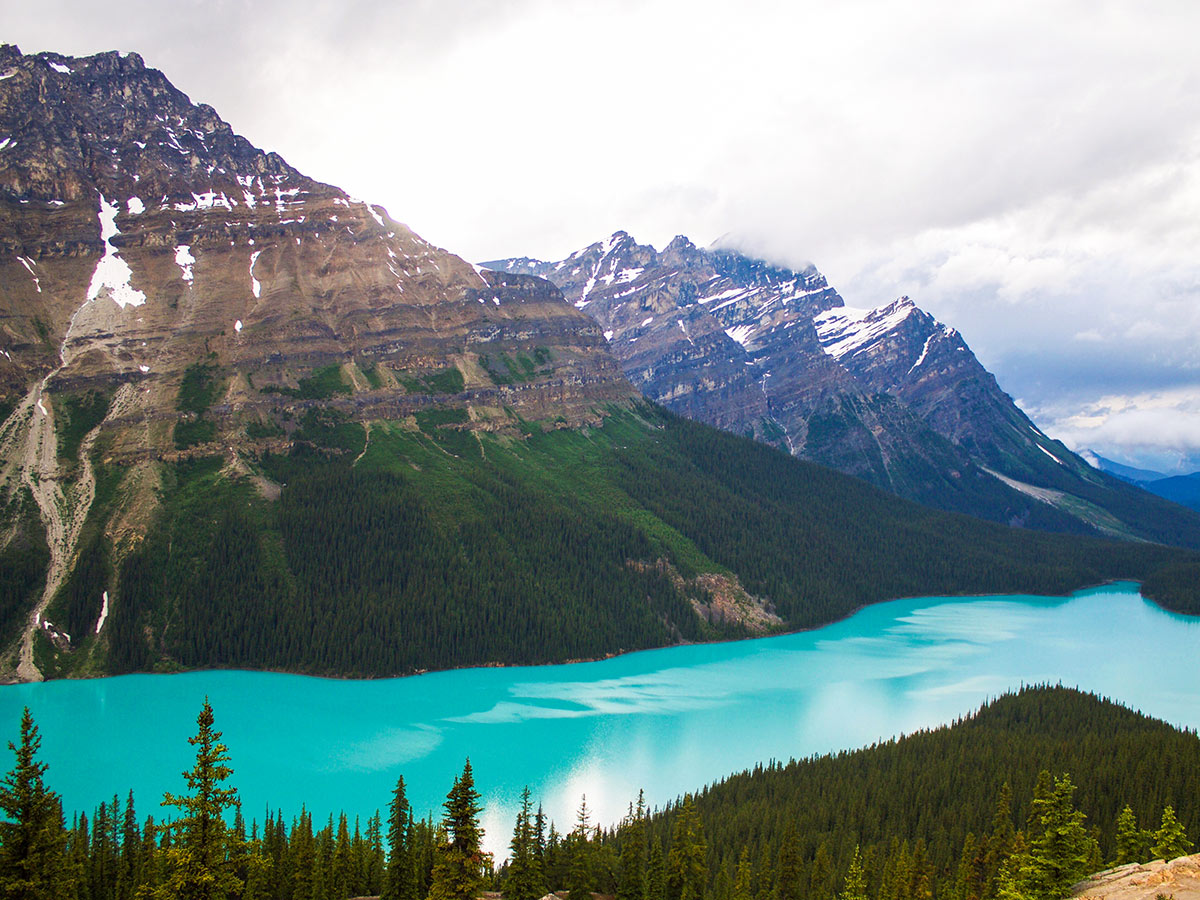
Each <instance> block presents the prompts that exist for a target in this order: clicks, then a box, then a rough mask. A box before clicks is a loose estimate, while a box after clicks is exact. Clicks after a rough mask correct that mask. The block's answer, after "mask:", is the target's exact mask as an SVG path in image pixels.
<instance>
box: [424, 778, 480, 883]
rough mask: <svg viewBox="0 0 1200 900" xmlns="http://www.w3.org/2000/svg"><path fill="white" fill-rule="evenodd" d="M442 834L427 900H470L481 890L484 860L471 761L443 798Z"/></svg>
mask: <svg viewBox="0 0 1200 900" xmlns="http://www.w3.org/2000/svg"><path fill="white" fill-rule="evenodd" d="M444 807H445V810H446V815H445V817H444V818H443V819H442V828H443V834H442V835H441V840H440V841H439V842H438V846H437V853H436V856H435V859H434V866H433V883H432V885H431V886H430V889H429V898H430V900H474V898H475V897H476V896H477V895H478V893H479V891H480V890H481V889H482V887H483V873H484V869H485V867H486V866H487V863H488V859H487V856H486V854H485V853H484V852H483V849H482V848H481V846H480V844H481V841H482V839H483V830H482V829H481V828H480V827H479V813H480V809H481V807H480V805H479V792H478V791H476V790H475V778H474V776H473V775H472V774H471V761H470V760H469V759H468V760H467V762H466V765H464V766H463V771H462V775H460V776H459V777H458V778H456V779H455V780H454V786H453V787H451V788H450V793H448V794H447V795H446V802H445V804H444Z"/></svg>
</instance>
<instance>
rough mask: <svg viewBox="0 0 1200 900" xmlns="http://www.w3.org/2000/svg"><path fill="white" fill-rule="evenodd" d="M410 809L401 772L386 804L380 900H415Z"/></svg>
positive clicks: (415, 885)
mask: <svg viewBox="0 0 1200 900" xmlns="http://www.w3.org/2000/svg"><path fill="white" fill-rule="evenodd" d="M411 834H412V809H411V808H410V807H409V805H408V797H407V795H406V793H405V788H404V776H403V775H401V776H400V777H399V778H397V779H396V788H395V790H394V791H393V792H392V802H391V805H390V806H389V807H388V834H387V839H388V856H387V866H386V868H385V869H384V877H383V893H382V895H381V896H380V900H416V896H417V879H416V866H415V864H414V860H413V848H412V842H411Z"/></svg>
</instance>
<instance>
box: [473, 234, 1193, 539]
mask: <svg viewBox="0 0 1200 900" xmlns="http://www.w3.org/2000/svg"><path fill="white" fill-rule="evenodd" d="M484 265H485V266H488V267H490V268H493V269H495V270H497V271H501V272H514V273H523V274H532V275H539V276H542V277H544V278H548V279H549V280H551V281H553V282H554V283H555V284H556V285H558V286H559V287H560V288H561V289H562V291H563V294H564V296H565V297H566V298H567V300H569V301H571V302H572V303H573V304H574V305H575V306H576V307H578V308H579V309H582V310H584V311H585V312H587V313H589V314H590V315H591V316H593V317H594V318H595V319H596V321H597V322H598V323H599V324H600V327H601V328H602V329H603V330H604V334H605V337H606V338H607V339H608V341H609V344H610V346H611V348H612V350H613V353H614V355H615V356H616V357H617V358H618V359H619V360H620V362H621V365H622V367H623V368H624V370H625V374H626V375H627V376H628V377H629V379H630V380H631V381H632V382H633V383H634V384H635V385H636V386H638V387H639V388H641V389H642V390H643V391H644V392H645V393H646V395H647V396H649V397H651V398H652V399H654V400H657V401H659V402H661V403H663V404H665V405H666V406H668V407H669V408H671V409H673V410H675V411H676V412H679V413H681V414H682V415H686V416H689V417H691V418H696V419H699V420H701V421H704V422H707V423H709V424H712V425H716V426H717V427H720V428H723V429H726V430H728V431H733V432H737V433H744V434H748V435H752V436H754V437H755V438H757V439H759V440H762V441H766V442H768V443H773V444H776V445H778V446H780V447H781V448H784V449H786V450H788V451H789V452H790V453H792V454H794V455H797V456H802V457H805V458H807V459H811V460H814V461H816V462H821V463H824V464H826V465H830V466H832V467H834V468H837V469H840V470H841V471H843V472H847V473H849V474H852V475H857V476H859V477H862V478H865V479H867V480H869V481H871V482H873V483H875V484H877V485H879V486H881V487H884V488H887V489H889V490H892V491H894V492H895V493H898V494H900V495H901V496H905V497H908V498H910V499H915V500H918V501H920V502H923V503H927V504H930V505H933V506H938V507H941V508H945V509H952V510H957V511H962V512H970V513H973V514H975V515H981V516H984V517H986V518H990V519H994V520H998V521H1007V522H1013V523H1021V524H1030V525H1035V526H1038V527H1048V528H1053V529H1066V530H1072V529H1080V528H1082V529H1096V530H1099V531H1101V532H1105V533H1109V534H1116V535H1123V536H1131V535H1142V536H1152V537H1154V538H1155V539H1159V540H1161V539H1171V538H1170V536H1169V535H1167V534H1164V532H1162V531H1156V530H1155V529H1154V528H1153V527H1150V528H1147V527H1144V521H1143V520H1144V519H1145V516H1144V514H1143V512H1138V511H1137V510H1134V511H1133V512H1132V513H1131V512H1130V510H1129V507H1130V505H1132V506H1134V507H1138V506H1139V504H1140V505H1141V506H1140V507H1139V508H1141V509H1143V511H1144V507H1145V504H1146V503H1148V502H1149V503H1151V505H1153V503H1152V498H1147V497H1145V496H1144V495H1141V496H1136V497H1135V496H1134V495H1133V494H1131V493H1129V492H1128V491H1127V490H1126V489H1125V488H1123V487H1122V486H1120V485H1116V484H1115V482H1113V481H1112V480H1111V479H1108V478H1106V477H1105V476H1103V475H1101V474H1100V473H1097V472H1096V471H1095V470H1094V469H1092V468H1091V467H1090V466H1088V465H1087V464H1086V463H1084V462H1083V461H1082V460H1080V459H1079V458H1078V457H1076V456H1075V455H1074V454H1072V453H1070V451H1068V450H1067V448H1066V447H1064V446H1063V445H1062V444H1060V443H1059V442H1057V441H1054V440H1052V439H1050V438H1049V437H1047V436H1046V435H1045V434H1043V433H1042V432H1041V431H1040V430H1039V429H1038V428H1037V427H1036V426H1035V425H1034V424H1033V423H1032V422H1031V421H1030V420H1029V419H1028V418H1027V417H1026V416H1025V415H1024V414H1023V413H1022V412H1021V411H1020V410H1019V409H1018V408H1017V407H1016V405H1015V404H1014V403H1013V402H1012V399H1011V398H1010V397H1009V396H1008V395H1007V394H1005V393H1004V391H1003V390H1001V388H1000V387H999V385H998V384H997V383H996V379H995V378H994V377H993V376H992V375H991V373H990V372H988V371H987V370H986V369H985V368H984V367H983V366H982V365H981V364H980V363H979V361H978V360H977V359H976V358H975V355H974V354H973V353H972V352H971V350H970V348H969V347H968V346H967V344H966V343H965V342H964V341H963V339H962V336H961V335H960V334H959V333H958V332H957V331H956V330H954V329H953V328H951V327H949V326H945V325H943V324H941V323H939V322H937V321H936V320H935V319H934V318H933V317H932V316H930V315H929V314H928V313H926V312H924V311H922V310H921V309H919V308H918V307H917V306H915V305H914V304H913V303H912V301H911V300H909V299H908V298H907V297H903V298H900V299H899V300H896V301H894V302H892V303H889V304H887V305H885V306H882V307H879V308H878V309H871V310H858V309H852V308H849V307H846V306H845V304H844V303H843V300H842V298H841V297H840V296H839V295H838V294H837V292H836V291H834V290H833V288H831V287H830V286H829V284H828V283H827V282H826V280H825V278H824V277H823V276H822V275H821V274H820V273H819V272H818V271H817V270H816V269H815V268H813V267H812V266H809V267H808V268H806V269H804V270H802V271H798V272H797V271H792V270H789V269H786V268H782V267H778V266H773V265H770V264H769V263H766V262H763V261H761V260H755V259H751V258H749V257H746V256H744V255H742V254H740V253H737V252H735V251H732V250H728V249H707V250H705V249H700V248H697V247H696V246H694V245H693V244H692V243H691V242H690V241H688V240H687V239H686V238H684V237H677V238H675V239H674V240H673V241H672V242H671V243H670V244H669V245H668V246H667V247H666V248H665V249H664V250H662V251H661V252H658V251H656V250H655V249H654V248H653V247H649V246H644V245H640V244H638V243H637V242H636V241H634V240H633V239H632V238H631V237H630V236H629V235H628V234H626V233H624V232H617V233H616V234H614V235H613V236H612V237H611V238H609V239H607V240H605V241H601V242H598V243H595V244H592V245H590V246H588V247H586V248H584V249H582V250H579V251H577V252H576V253H573V254H571V255H570V256H569V257H567V258H566V259H564V260H561V261H557V262H539V261H537V260H533V259H529V258H519V259H511V260H496V261H492V262H488V263H484ZM1114 492H1115V493H1114ZM1160 511H1161V510H1160ZM1178 514H1179V513H1177V512H1172V513H1171V515H1172V516H1174V515H1178ZM1135 520H1136V521H1135ZM1189 522H1190V520H1189ZM1194 525H1195V523H1190V524H1189V525H1188V526H1187V527H1188V528H1189V529H1190V528H1192V527H1194ZM1172 533H1173V532H1172Z"/></svg>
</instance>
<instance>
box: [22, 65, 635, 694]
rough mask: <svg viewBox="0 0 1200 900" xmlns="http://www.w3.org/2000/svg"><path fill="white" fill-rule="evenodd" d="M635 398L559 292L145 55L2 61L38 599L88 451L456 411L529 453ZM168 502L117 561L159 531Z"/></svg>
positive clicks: (242, 444)
mask: <svg viewBox="0 0 1200 900" xmlns="http://www.w3.org/2000/svg"><path fill="white" fill-rule="evenodd" d="M634 397H636V392H635V391H634V390H633V389H632V388H631V387H630V385H629V384H628V382H627V381H626V380H625V379H624V377H623V376H622V374H621V372H620V370H619V368H618V367H617V365H616V364H615V363H614V361H613V360H612V358H611V356H610V355H609V353H608V350H607V347H606V344H605V341H604V339H603V337H602V335H601V332H600V329H599V328H598V327H597V326H596V325H595V323H594V322H593V321H592V320H591V319H590V318H588V317H587V316H586V315H585V314H583V313H581V312H579V311H578V310H576V309H574V308H573V307H571V306H570V305H569V304H565V303H563V302H562V298H561V295H560V294H559V292H558V291H557V290H556V289H555V288H554V287H552V286H551V285H550V284H548V283H547V282H545V281H543V280H540V279H533V278H529V277H523V276H520V275H516V274H497V273H492V272H486V271H480V270H478V269H476V267H474V266H472V265H470V264H468V263H466V262H464V261H463V260H462V259H460V258H459V257H457V256H454V255H453V254H451V253H448V252H447V251H445V250H442V249H440V248H437V247H434V246H432V245H430V244H429V243H427V242H426V241H424V240H422V239H421V238H420V237H419V236H418V235H417V234H415V233H414V232H413V231H411V230H410V229H409V228H407V227H406V226H404V225H402V224H399V223H397V222H395V221H393V220H392V219H391V218H390V217H389V216H388V215H387V213H386V212H385V211H384V210H383V209H382V208H381V207H374V206H371V205H369V204H368V203H365V202H363V201H361V200H357V199H354V198H352V197H350V196H348V195H347V194H346V193H344V192H343V191H341V190H339V189H338V188H336V187H333V186H331V185H327V184H322V183H320V182H317V181H314V180H313V179H311V178H308V177H307V176H305V175H303V174H301V173H300V172H298V171H296V170H295V169H293V168H292V167H291V166H289V165H288V164H287V163H286V162H285V161H284V160H283V159H282V158H281V157H280V156H278V155H277V154H274V153H266V152H263V151H262V150H259V149H257V148H255V147H253V146H252V145H251V144H250V143H249V142H248V141H246V140H245V139H244V138H242V137H239V136H238V135H236V134H234V133H233V131H232V129H231V128H230V126H229V125H228V124H227V123H225V122H224V121H222V120H221V118H220V117H219V116H218V115H217V114H216V112H215V111H214V110H213V109H212V108H210V107H208V106H204V105H196V104H194V103H192V102H191V101H190V100H189V99H188V97H187V96H186V95H184V94H183V93H182V92H180V91H179V90H177V89H176V88H174V87H173V86H172V85H171V84H170V83H169V82H168V81H167V79H166V78H165V77H164V76H163V75H162V74H161V73H160V72H158V71H156V70H153V69H149V68H147V67H146V66H145V65H144V64H143V62H142V60H141V58H140V57H138V56H137V55H136V54H125V55H121V54H118V53H106V54H101V55H98V56H93V57H89V58H84V59H76V58H71V57H65V56H60V55H57V54H52V53H42V54H37V55H23V54H22V53H21V52H20V51H19V50H18V49H17V48H16V47H13V46H9V45H6V46H3V47H0V404H2V405H3V410H2V412H3V415H4V416H5V421H4V424H3V426H2V430H0V453H2V458H3V461H2V465H3V473H2V474H3V476H4V479H5V482H4V485H5V486H4V490H5V498H6V502H7V504H8V506H9V508H10V511H11V510H15V509H17V508H18V507H20V505H21V503H22V500H21V498H22V497H25V498H26V499H29V498H31V499H32V500H33V501H35V502H36V504H37V507H38V510H39V511H40V518H41V521H42V523H43V525H44V527H45V530H46V537H47V543H48V544H49V548H50V554H51V573H52V575H51V578H50V579H49V581H48V583H47V585H46V588H45V594H44V598H43V600H44V601H48V600H49V598H50V597H51V596H52V595H53V594H54V592H55V590H56V589H57V587H58V586H59V582H60V581H61V577H62V576H63V573H65V572H67V571H68V570H69V569H70V567H71V564H72V561H73V559H74V554H75V550H76V543H77V539H78V535H79V532H80V529H81V528H82V527H83V522H84V521H85V520H86V518H87V515H88V510H89V508H90V506H91V502H92V498H93V494H94V487H93V485H92V474H91V461H90V458H91V456H92V451H93V450H95V451H96V452H98V453H100V454H102V456H103V458H104V460H105V461H106V462H111V463H120V464H128V465H133V466H136V465H138V464H140V463H146V462H149V461H152V460H161V459H174V458H178V457H179V456H181V455H184V456H186V455H191V454H206V453H208V454H211V453H222V454H225V455H227V456H229V457H230V459H231V460H237V459H239V458H240V457H241V456H243V455H245V454H247V453H250V454H254V453H258V452H261V451H265V450H275V451H279V450H281V449H286V448H288V447H290V446H291V444H292V443H293V440H294V437H295V433H296V429H297V422H298V421H299V420H300V419H301V418H302V417H303V416H304V415H305V413H306V411H307V410H309V409H310V408H312V407H313V406H314V404H317V403H319V404H320V405H321V406H322V408H323V409H327V410H329V411H330V413H329V414H330V415H335V416H338V417H340V418H341V419H346V420H351V421H356V422H367V421H371V420H387V421H393V422H401V423H403V422H405V421H406V420H408V421H411V420H409V419H408V417H410V416H411V415H412V414H413V413H415V412H419V411H421V410H423V409H427V408H429V407H431V406H437V407H452V408H455V409H457V410H460V411H462V413H463V414H462V415H461V416H457V417H455V422H454V424H453V425H452V427H454V428H458V429H465V430H474V429H486V430H490V431H511V432H512V433H514V434H518V433H519V424H518V423H520V422H526V423H528V422H538V421H540V422H545V423H547V427H551V425H552V426H553V427H571V426H577V425H581V424H586V423H589V422H596V421H598V420H599V419H600V418H601V417H602V414H603V413H602V411H603V410H604V409H605V408H606V406H607V405H608V404H612V403H618V404H623V403H628V402H629V401H630V400H631V399H633V398H634ZM154 484H155V480H154V478H147V479H145V487H144V490H143V492H142V493H143V497H142V501H140V502H132V501H131V503H130V504H129V506H128V510H127V512H128V515H127V516H126V517H125V519H123V520H122V521H123V523H124V524H122V525H121V526H120V527H118V526H116V525H113V526H112V528H113V530H114V535H113V537H114V540H117V539H118V532H119V534H121V535H125V538H126V539H127V540H131V541H134V540H136V539H137V534H138V530H139V528H140V529H144V528H145V527H146V523H147V522H148V521H149V515H148V514H147V513H146V512H145V510H144V508H143V507H145V506H146V505H152V504H153V495H154ZM15 515H16V513H15V512H13V513H11V514H10V516H9V520H10V522H11V521H12V519H13V516H15ZM15 531H16V529H14V528H11V527H10V528H9V531H8V535H7V537H6V538H5V539H4V540H3V541H0V549H2V548H3V547H4V546H8V545H9V544H10V543H11V541H12V540H13V535H14V534H15ZM56 572H57V573H58V575H55V574H54V573H56ZM43 606H44V602H43ZM6 612H10V610H6ZM31 622H33V623H34V625H36V626H38V627H43V623H41V621H40V612H35V615H34V616H33V617H31ZM24 666H25V673H24V674H26V675H30V676H31V675H32V673H34V671H35V670H34V669H33V667H32V657H31V650H30V642H29V641H28V640H26V642H25V656H24Z"/></svg>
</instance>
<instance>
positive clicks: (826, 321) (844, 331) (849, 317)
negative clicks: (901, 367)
mask: <svg viewBox="0 0 1200 900" xmlns="http://www.w3.org/2000/svg"><path fill="white" fill-rule="evenodd" d="M916 309H917V308H916V307H915V306H914V305H913V303H912V301H911V300H909V299H908V298H907V297H902V298H900V299H899V300H895V301H893V302H891V303H889V304H887V305H886V306H880V307H878V308H876V309H854V308H853V307H849V306H840V307H835V308H834V309H827V310H825V312H823V313H820V314H819V315H817V316H816V317H815V318H814V319H813V324H814V325H816V327H817V337H818V338H819V339H820V341H821V345H822V346H823V347H824V348H825V352H826V353H828V354H829V355H830V356H832V357H833V358H834V359H838V360H840V359H842V358H843V357H846V356H849V355H850V354H852V353H857V352H858V351H860V350H862V349H864V348H865V347H869V346H870V345H872V344H874V343H875V342H876V341H878V340H879V339H880V338H882V337H883V336H884V335H886V334H887V333H888V332H890V331H892V330H894V329H895V328H896V327H897V326H898V325H899V324H900V323H901V322H903V321H904V320H905V319H907V318H908V317H909V316H911V315H912V314H913V313H914V312H916Z"/></svg>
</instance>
